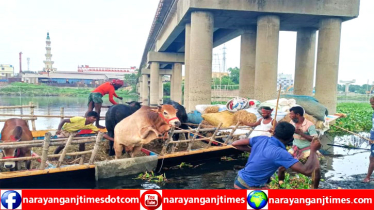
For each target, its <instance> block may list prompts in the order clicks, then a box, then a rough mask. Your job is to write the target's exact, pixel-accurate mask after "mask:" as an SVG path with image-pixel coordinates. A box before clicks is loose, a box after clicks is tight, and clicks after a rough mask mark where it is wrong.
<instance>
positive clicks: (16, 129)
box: [13, 126, 23, 140]
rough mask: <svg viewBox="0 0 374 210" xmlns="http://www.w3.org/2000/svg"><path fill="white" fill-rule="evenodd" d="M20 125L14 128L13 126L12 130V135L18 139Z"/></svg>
mask: <svg viewBox="0 0 374 210" xmlns="http://www.w3.org/2000/svg"><path fill="white" fill-rule="evenodd" d="M22 131H23V129H22V127H21V126H17V127H16V128H14V130H13V136H14V138H15V139H17V140H18V139H20V138H21V137H22Z"/></svg>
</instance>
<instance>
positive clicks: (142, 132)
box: [114, 104, 181, 159]
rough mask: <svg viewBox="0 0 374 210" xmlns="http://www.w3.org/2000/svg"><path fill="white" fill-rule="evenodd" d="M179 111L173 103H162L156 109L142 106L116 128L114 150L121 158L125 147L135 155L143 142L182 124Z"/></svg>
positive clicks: (147, 141) (117, 156)
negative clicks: (178, 116) (178, 114)
mask: <svg viewBox="0 0 374 210" xmlns="http://www.w3.org/2000/svg"><path fill="white" fill-rule="evenodd" d="M177 111H178V110H176V109H175V108H174V107H173V106H172V105H166V104H165V105H162V106H159V107H158V108H156V109H151V108H150V107H148V106H142V107H141V108H140V109H139V110H138V111H136V112H135V113H134V114H132V115H130V116H129V117H126V118H125V119H123V120H122V121H121V122H119V123H118V124H117V125H116V127H115V128H114V151H115V153H116V159H118V158H120V156H121V155H122V151H123V149H124V148H125V150H126V152H127V153H128V154H130V155H131V157H134V156H135V154H136V153H137V152H139V151H140V150H141V148H142V146H143V144H148V143H149V142H151V141H152V140H154V139H156V138H157V137H160V136H162V135H163V134H164V133H166V132H167V131H169V130H170V128H171V126H180V125H181V122H180V121H179V119H178V118H177V116H176V115H177Z"/></svg>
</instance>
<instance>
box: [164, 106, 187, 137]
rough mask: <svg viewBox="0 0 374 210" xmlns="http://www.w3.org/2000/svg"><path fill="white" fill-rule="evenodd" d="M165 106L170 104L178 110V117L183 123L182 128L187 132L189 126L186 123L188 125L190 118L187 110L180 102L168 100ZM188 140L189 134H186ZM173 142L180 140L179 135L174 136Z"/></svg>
mask: <svg viewBox="0 0 374 210" xmlns="http://www.w3.org/2000/svg"><path fill="white" fill-rule="evenodd" d="M164 104H170V105H172V106H173V107H174V108H175V109H177V110H178V112H177V117H178V119H179V121H180V122H181V126H180V128H181V129H184V130H187V129H188V126H187V125H186V124H184V123H187V120H188V117H187V113H186V109H185V108H184V106H182V105H180V104H179V103H178V102H175V101H173V100H167V101H166V102H165V103H164ZM187 138H188V133H187V134H186V139H187ZM173 140H174V141H176V140H179V133H176V134H174V135H173Z"/></svg>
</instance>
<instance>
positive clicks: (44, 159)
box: [39, 132, 51, 170]
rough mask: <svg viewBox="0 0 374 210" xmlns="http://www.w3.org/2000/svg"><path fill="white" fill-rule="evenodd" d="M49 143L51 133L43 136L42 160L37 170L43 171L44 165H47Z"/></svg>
mask: <svg viewBox="0 0 374 210" xmlns="http://www.w3.org/2000/svg"><path fill="white" fill-rule="evenodd" d="M50 141H51V133H50V132H48V133H46V134H45V138H44V146H43V152H42V159H41V162H40V167H39V169H41V170H43V169H45V164H46V163H47V159H48V149H49V143H50Z"/></svg>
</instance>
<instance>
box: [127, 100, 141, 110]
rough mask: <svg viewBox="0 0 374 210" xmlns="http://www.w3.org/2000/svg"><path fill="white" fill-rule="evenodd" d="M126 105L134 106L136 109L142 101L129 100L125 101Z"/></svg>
mask: <svg viewBox="0 0 374 210" xmlns="http://www.w3.org/2000/svg"><path fill="white" fill-rule="evenodd" d="M126 103H127V105H129V106H131V107H135V108H136V109H140V107H141V106H142V102H137V101H130V102H126Z"/></svg>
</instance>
